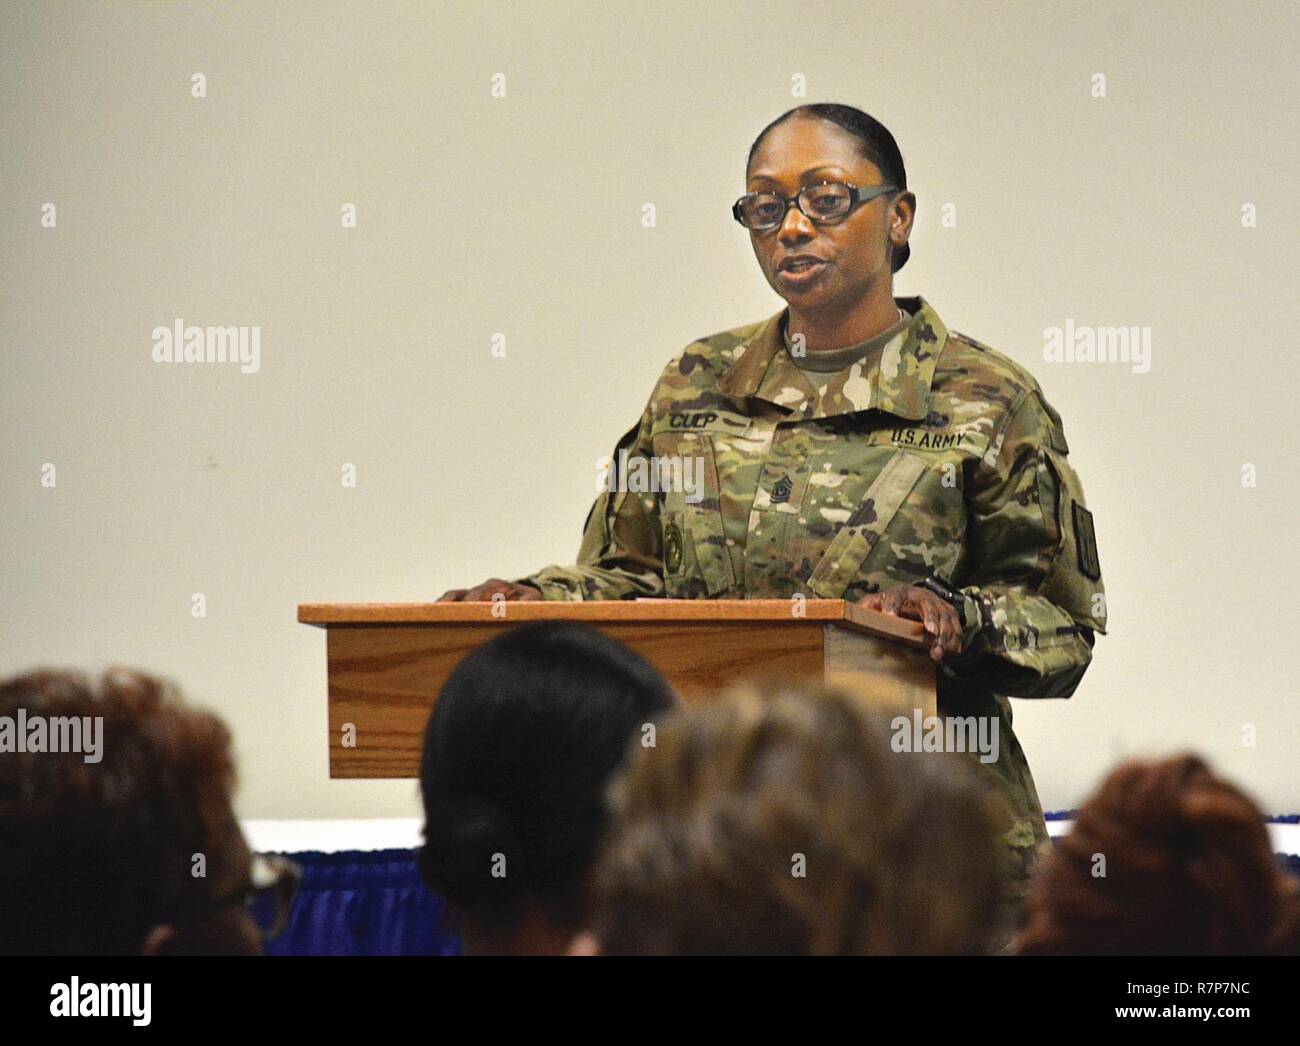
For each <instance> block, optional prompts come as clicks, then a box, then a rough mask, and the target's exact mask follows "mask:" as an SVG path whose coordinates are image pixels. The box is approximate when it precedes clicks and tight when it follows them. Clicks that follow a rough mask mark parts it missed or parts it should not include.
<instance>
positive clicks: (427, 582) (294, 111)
mask: <svg viewBox="0 0 1300 1046" xmlns="http://www.w3.org/2000/svg"><path fill="white" fill-rule="evenodd" d="M1296 30H1297V16H1296V13H1295V7H1294V5H1292V4H1289V3H1282V2H1278V3H1232V4H1227V5H1224V4H1221V3H1177V4H1160V3H1152V4H1144V5H1141V6H1137V5H1131V4H1127V3H1087V4H1082V3H1080V4H1073V3H999V4H992V3H970V2H962V3H919V4H918V3H909V4H906V5H899V4H896V3H889V4H842V3H817V2H812V3H801V4H797V5H790V4H784V3H782V4H778V3H770V2H753V3H744V4H730V3H712V4H708V5H703V6H701V5H699V4H696V3H685V2H669V3H659V4H654V5H646V4H640V3H626V2H620V3H602V4H599V5H597V4H586V3H583V4H579V3H570V2H559V3H549V4H508V5H507V4H496V3H440V4H432V3H366V4H361V3H355V4H351V3H350V4H340V3H328V4H327V3H311V4H307V3H297V2H292V3H291V2H276V3H269V2H259V3H224V2H223V3H216V2H214V3H166V2H161V0H149V2H120V0H119V2H93V3H92V2H85V3H6V4H4V5H3V6H0V41H2V43H0V48H2V55H0V106H2V112H0V137H2V141H3V146H2V148H3V163H2V164H0V229H3V235H2V238H0V243H2V246H0V277H2V278H0V296H2V299H0V315H2V317H3V341H2V343H0V349H2V351H3V365H2V368H0V387H2V388H3V398H2V401H0V404H2V408H3V413H2V416H0V491H2V496H3V511H2V512H0V548H2V549H3V551H2V552H0V555H2V556H3V560H2V563H3V583H2V586H0V594H2V598H0V626H2V628H0V672H3V673H4V674H9V673H11V672H16V671H19V670H22V669H26V668H29V667H32V666H35V665H38V664H55V665H65V664H71V665H77V666H81V667H84V668H89V669H96V668H98V667H101V666H103V665H105V664H108V663H111V662H119V663H126V664H133V665H139V666H142V667H145V668H147V669H150V670H152V671H155V672H159V673H163V674H166V675H168V676H171V677H173V678H174V679H175V680H177V681H178V682H179V683H180V684H181V685H182V687H183V688H184V689H185V690H186V692H187V693H188V694H189V695H190V696H191V697H192V698H193V699H194V700H196V701H199V702H202V703H205V704H207V705H209V706H211V707H213V708H215V709H217V710H219V711H220V712H221V713H222V714H223V715H224V716H225V717H226V719H227V720H228V721H229V722H230V724H231V726H232V727H233V730H234V732H235V736H236V739H237V744H238V750H239V756H240V759H241V764H242V777H243V786H242V792H241V799H240V812H241V813H242V814H243V815H245V816H249V817H322V818H323V817H380V816H388V817H392V816H413V815H414V814H415V813H416V812H417V810H418V805H417V802H416V793H415V788H414V786H413V784H412V783H410V782H374V783H370V782H341V781H339V782H335V781H330V780H329V779H328V777H327V776H326V772H327V771H326V747H325V643H324V636H323V634H322V633H321V632H320V631H318V630H316V629H311V628H308V627H306V626H301V625H298V624H296V623H295V607H296V605H297V603H299V602H300V601H324V600H356V601H363V600H424V599H429V598H432V597H434V596H436V595H437V594H438V593H440V592H442V591H443V590H444V589H446V588H448V587H452V586H462V585H465V584H468V583H471V582H476V581H479V580H482V579H483V578H485V577H487V576H489V575H492V574H497V575H502V576H506V577H511V576H517V575H519V574H522V573H525V572H527V571H530V570H532V569H533V568H535V567H538V566H541V565H542V564H545V563H548V562H554V561H558V560H564V561H571V559H572V557H573V556H574V554H575V553H576V550H577V545H578V538H579V532H580V528H581V525H582V522H583V519H584V518H585V516H586V513H587V509H588V507H589V505H590V500H591V497H592V495H593V483H594V479H595V461H596V459H597V458H598V457H599V456H601V455H603V454H605V453H607V452H608V451H609V450H610V449H611V448H612V446H613V443H614V441H615V439H616V438H617V437H618V436H619V435H620V434H621V433H622V432H623V431H624V430H625V429H626V427H627V426H628V425H629V424H631V422H632V421H633V420H634V419H635V418H636V417H637V415H638V413H639V411H640V409H641V407H642V405H643V404H644V402H645V399H646V397H647V396H648V394H649V391H650V388H651V385H652V382H653V381H654V378H655V376H656V375H657V373H658V371H659V369H660V368H661V366H662V365H663V364H664V363H665V362H666V361H667V359H668V358H669V357H670V356H672V355H673V354H675V353H676V352H677V351H678V350H680V349H681V348H682V347H683V346H685V345H686V344H687V343H688V342H690V341H691V340H693V339H694V338H696V337H699V336H701V335H704V334H707V333H711V332H714V331H718V330H722V329H726V328H729V327H733V326H736V325H739V324H742V323H747V322H751V321H753V320H757V319H762V318H764V317H766V316H768V315H771V314H772V313H774V312H776V311H777V310H778V309H779V308H780V307H781V305H782V303H781V301H780V300H779V299H778V298H777V297H776V296H775V295H774V294H773V293H772V291H771V290H770V289H769V288H768V287H767V285H766V284H765V282H764V281H763V279H762V276H761V274H760V272H759V270H758V267H757V264H756V263H755V261H754V259H753V256H752V254H751V251H750V247H749V243H748V238H747V236H746V235H745V233H744V232H743V230H741V229H740V228H739V227H738V226H737V225H735V223H734V222H733V221H732V220H731V217H730V214H729V207H730V204H731V202H732V201H733V200H734V199H735V197H736V196H738V195H739V194H740V193H741V192H742V191H743V189H744V185H743V176H744V162H745V157H746V153H747V151H748V148H749V145H750V142H751V141H752V140H753V138H754V136H755V135H756V134H757V133H758V131H759V130H760V129H761V128H762V127H763V126H764V125H765V124H766V123H767V122H768V121H770V120H771V119H773V118H774V117H776V116H777V115H779V114H780V113H781V112H784V111H785V110H786V109H788V108H790V107H792V106H793V105H797V104H800V103H802V102H804V101H841V102H847V103H850V104H854V105H857V106H859V107H861V108H864V109H866V110H867V111H869V112H871V113H872V114H874V115H876V116H877V117H878V118H880V119H881V120H883V121H884V122H885V123H886V124H887V125H888V126H889V127H890V129H891V130H892V131H893V132H894V134H895V135H896V137H897V138H898V140H899V142H900V144H901V147H902V149H903V154H904V157H905V159H906V161H907V165H908V172H909V176H910V184H911V188H912V189H913V190H914V191H915V192H916V194H917V197H918V200H919V213H918V221H917V227H916V230H915V234H914V237H913V240H912V244H913V255H912V260H911V262H910V263H909V264H908V267H907V268H906V269H905V270H904V271H903V273H902V274H900V277H899V280H898V284H897V288H896V293H898V294H922V295H924V296H925V297H926V298H927V299H928V300H929V301H930V302H931V303H932V304H933V305H934V306H935V307H936V308H937V309H938V311H939V313H940V315H941V316H942V317H943V318H944V320H945V321H946V322H947V324H948V325H949V326H950V327H952V328H955V329H957V330H961V331H963V332H966V333H969V334H971V335H973V336H974V337H976V338H978V339H980V340H982V341H985V342H987V343H989V344H992V345H994V346H996V347H998V348H1000V349H1002V350H1003V351H1004V352H1006V353H1008V354H1009V355H1011V356H1012V357H1014V358H1015V359H1017V360H1019V361H1020V362H1022V363H1024V364H1025V365H1027V366H1028V367H1029V368H1030V369H1031V370H1032V371H1033V372H1034V373H1035V374H1036V375H1037V376H1038V377H1039V379H1040V381H1041V382H1042V384H1043V386H1044V388H1045V390H1046V392H1047V395H1048V397H1049V399H1050V400H1051V402H1052V403H1053V404H1054V405H1055V406H1056V408H1057V409H1058V410H1059V411H1060V412H1061V414H1062V415H1063V416H1064V419H1065V425H1066V432H1067V433H1068V435H1069V438H1070V443H1071V447H1072V459H1073V460H1074V462H1075V465H1076V467H1077V469H1078V470H1079V472H1080V474H1081V475H1082V477H1083V480H1084V484H1085V487H1086V490H1087V494H1088V498H1089V501H1090V505H1091V508H1092V509H1093V511H1094V513H1095V516H1096V522H1097V534H1098V542H1099V548H1100V556H1101V563H1102V568H1103V571H1104V573H1105V580H1106V585H1107V590H1108V594H1109V599H1110V615H1111V623H1112V629H1111V635H1109V636H1108V637H1105V638H1103V639H1101V640H1100V641H1099V645H1098V649H1097V655H1096V660H1095V663H1094V665H1093V667H1092V669H1091V670H1090V672H1089V674H1088V676H1087V677H1086V678H1085V680H1084V682H1083V684H1082V686H1081V688H1080V690H1079V692H1078V693H1077V695H1076V696H1075V697H1074V698H1072V699H1071V700H1069V701H1065V702H1061V701H1052V702H1042V703H1031V702H1018V703H1017V724H1018V726H1017V728H1018V730H1019V732H1020V736H1021V738H1022V740H1023V743H1024V745H1025V748H1026V749H1027V751H1028V752H1029V755H1030V760H1031V763H1032V765H1033V767H1034V771H1035V773H1036V776H1037V779H1038V782H1039V788H1040V791H1041V792H1042V796H1043V799H1044V803H1045V805H1047V806H1048V807H1049V808H1055V809H1061V808H1066V807H1072V806H1074V805H1075V804H1077V803H1078V802H1079V801H1080V800H1081V799H1082V798H1083V797H1084V796H1085V795H1086V794H1087V792H1088V791H1089V790H1090V788H1091V787H1092V786H1093V785H1094V784H1095V783H1096V782H1097V781H1098V780H1099V777H1100V775H1101V774H1102V773H1103V772H1104V771H1105V770H1106V769H1107V768H1108V767H1109V766H1110V765H1111V764H1112V763H1113V762H1114V761H1115V760H1116V759H1118V758H1120V757H1121V756H1126V755H1132V754H1139V753H1154V752H1166V751H1169V750H1172V749H1181V748H1193V749H1197V750H1200V751H1202V752H1204V753H1207V754H1208V755H1209V756H1211V757H1212V758H1213V760H1214V761H1215V762H1216V764H1217V765H1218V766H1219V767H1220V768H1221V769H1223V770H1224V771H1226V772H1228V773H1229V774H1231V775H1233V776H1235V777H1236V778H1238V779H1239V780H1241V781H1242V782H1244V783H1245V784H1246V785H1247V786H1248V787H1249V788H1250V789H1251V790H1253V791H1254V792H1255V794H1256V795H1257V796H1258V797H1259V798H1260V799H1261V800H1262V802H1263V803H1264V804H1265V806H1266V807H1267V808H1268V809H1270V810H1271V811H1273V812H1295V811H1297V810H1300V776H1297V774H1296V765H1297V753H1298V752H1300V745H1298V743H1297V742H1298V740H1300V738H1298V735H1300V712H1297V708H1296V701H1297V698H1296V684H1295V680H1296V678H1297V671H1296V670H1297V657H1296V653H1297V641H1296V638H1295V627H1296V626H1295V620H1296V607H1297V593H1298V592H1300V586H1298V585H1297V580H1298V578H1300V571H1298V570H1297V566H1300V550H1298V545H1300V543H1298V542H1297V538H1296V529H1295V528H1296V505H1297V501H1298V500H1300V498H1298V497H1297V495H1298V494H1300V490H1298V489H1297V482H1296V475H1295V464H1294V459H1295V450H1296V424H1295V412H1294V404H1295V391H1294V390H1295V388H1296V387H1297V384H1298V379H1300V373H1298V372H1297V364H1296V360H1295V356H1294V342H1295V333H1294V332H1295V331H1296V329H1297V325H1298V324H1297V321H1298V319H1300V317H1298V316H1297V311H1298V310H1297V297H1296V286H1297V279H1296V275H1297V274H1296V254H1295V251H1296V240H1297V238H1296V232H1297V228H1300V223H1298V222H1297V206H1296V198H1295V188H1296V179H1295V171H1296V167H1297V163H1300V150H1298V149H1297V142H1298V141H1300V128H1298V127H1297V122H1298V120H1297V111H1300V107H1298V106H1297V104H1296V99H1297V73H1296V67H1297V63H1296V49H1295V40H1296ZM195 73H202V74H203V75H204V77H206V97H203V98H196V97H193V95H192V81H191V78H192V76H193V75H194V74H195ZM1098 73H1101V74H1104V76H1105V83H1106V93H1105V97H1104V98H1098V97H1094V96H1093V83H1094V81H1093V77H1094V75H1095V74H1098ZM495 74H502V75H503V76H504V77H505V84H506V96H505V97H504V98H494V97H492V95H491V87H492V78H493V76H494V75H495ZM800 76H802V77H803V78H805V79H806V97H796V96H794V95H793V94H792V89H793V86H794V85H795V84H796V82H797V81H796V78H797V77H800ZM46 203H53V204H55V206H56V208H57V211H56V214H57V225H56V226H55V227H54V228H45V227H42V224H41V218H42V207H43V205H44V204H46ZM345 203H353V204H355V206H356V208H357V226H356V228H351V229H349V228H344V227H343V226H342V223H341V220H340V215H341V208H342V207H343V205H344V204H345ZM646 203H652V204H653V205H654V207H655V209H656V224H655V225H654V226H653V227H652V228H646V227H643V225H642V220H641V218H642V207H643V205H644V204H646ZM945 204H951V205H953V207H954V208H955V214H956V224H955V225H954V226H951V227H945V226H944V225H942V224H941V222H940V217H941V209H942V207H943V205H945ZM1246 205H1253V207H1254V208H1255V211H1256V216H1257V217H1256V225H1255V227H1253V228H1251V227H1244V226H1243V221H1242V216H1243V207H1245V206H1246ZM177 318H181V319H183V320H184V321H185V322H186V323H187V324H188V323H193V324H200V325H208V324H212V325H222V326H224V325H246V326H250V327H251V326H259V327H260V328H261V361H260V362H261V366H260V370H259V371H258V372H257V373H255V374H241V373H240V371H239V369H238V367H236V366H232V365H225V366H221V365H217V364H211V365H193V364H191V365H163V364H157V363H154V362H153V361H152V359H151V349H152V345H153V341H152V335H151V332H152V330H153V329H154V327H156V326H159V325H171V324H173V323H174V322H175V320H176V319H177ZM1067 319H1069V320H1072V321H1073V322H1074V323H1075V324H1076V325H1094V326H1119V325H1125V326H1127V325H1137V326H1144V327H1149V328H1150V331H1151V335H1150V336H1151V367H1150V370H1149V372H1147V373H1142V374H1139V373H1134V370H1133V368H1132V367H1131V366H1126V365H1123V364H1105V365H1099V364H1092V365H1088V364H1064V363H1058V364H1049V363H1047V362H1045V361H1044V358H1043V343H1044V335H1043V331H1044V329H1045V328H1047V327H1051V326H1063V325H1064V324H1065V323H1066V321H1067ZM497 332H501V333H504V334H505V336H506V357H505V358H494V357H493V356H492V355H491V352H490V347H491V338H492V336H493V334H495V333H497ZM46 463H52V464H54V465H55V467H56V469H57V473H56V476H57V486H56V487H54V488H52V489H51V488H47V487H44V486H42V482H41V476H42V468H43V466H44V465H45V464H46ZM344 463H353V464H355V466H356V469H357V485H356V487H355V488H345V487H344V486H343V485H342V483H341V468H342V466H343V464H344ZM1247 464H1250V465H1254V466H1255V469H1256V475H1257V485H1256V486H1254V487H1246V486H1243V483H1242V469H1243V466H1244V465H1247ZM194 593H203V594H204V596H205V597H206V601H207V616H206V617H205V618H201V619H197V618H195V617H194V616H192V613H191V598H192V595H193V594H194ZM1249 730H1253V731H1254V746H1253V747H1251V746H1250V745H1249V744H1246V743H1244V742H1245V741H1246V740H1248V736H1247V734H1248V732H1249Z"/></svg>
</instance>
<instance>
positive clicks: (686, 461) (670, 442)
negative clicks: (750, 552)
mask: <svg viewBox="0 0 1300 1046" xmlns="http://www.w3.org/2000/svg"><path fill="white" fill-rule="evenodd" d="M654 457H655V469H656V471H657V473H658V476H659V491H660V498H661V502H660V503H661V506H662V508H661V511H660V518H661V520H662V523H663V550H664V584H665V587H666V588H667V590H668V595H669V596H670V597H675V598H696V599H698V598H708V597H717V596H720V595H722V594H723V593H725V592H728V591H730V590H731V589H733V588H734V587H735V571H734V570H733V569H732V565H731V554H730V553H729V552H728V551H727V536H726V531H725V528H724V525H723V520H722V506H721V502H720V500H719V489H720V488H719V482H718V465H717V460H716V457H715V450H714V446H713V440H712V438H711V437H710V436H709V435H708V434H706V433H697V432H686V433H678V432H665V433H659V434H658V435H656V436H655V437H654Z"/></svg>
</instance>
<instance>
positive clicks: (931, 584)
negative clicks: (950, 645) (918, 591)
mask: <svg viewBox="0 0 1300 1046" xmlns="http://www.w3.org/2000/svg"><path fill="white" fill-rule="evenodd" d="M917 588H923V589H925V590H926V591H927V592H933V593H934V594H935V595H936V596H938V597H939V598H940V599H942V600H943V601H944V602H945V603H949V604H951V605H952V607H953V609H955V610H956V611H957V620H958V621H960V622H961V628H962V631H963V632H965V631H966V628H967V626H968V625H969V624H970V622H969V621H967V620H966V594H965V593H964V592H958V591H957V590H956V589H954V588H952V587H951V586H949V584H948V583H947V582H946V581H944V580H943V579H942V578H941V577H938V576H937V575H935V574H930V575H929V576H928V577H923V578H922V579H921V580H920V582H918V583H917Z"/></svg>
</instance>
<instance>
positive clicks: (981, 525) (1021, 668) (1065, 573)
mask: <svg viewBox="0 0 1300 1046" xmlns="http://www.w3.org/2000/svg"><path fill="white" fill-rule="evenodd" d="M1068 453H1069V447H1068V446H1067V444H1066V442H1065V433H1064V431H1063V430H1062V428H1061V418H1060V415H1058V414H1057V413H1056V411H1054V410H1053V409H1052V407H1051V406H1050V405H1049V404H1048V403H1047V401H1046V400H1045V399H1043V396H1042V393H1041V392H1040V391H1039V390H1038V389H1029V390H1028V391H1027V392H1026V393H1025V394H1024V396H1023V397H1022V399H1021V400H1020V402H1019V403H1018V404H1016V406H1015V409H1013V410H1012V411H1010V412H1009V413H1008V414H1007V417H1006V420H1005V422H1004V423H1003V426H1002V429H1001V431H999V432H998V433H997V434H996V435H995V436H994V438H993V441H992V442H991V443H990V445H989V450H988V452H987V453H986V454H985V455H984V457H983V458H982V459H980V460H979V461H978V462H976V463H974V465H973V467H972V468H971V470H970V475H969V477H968V478H969V481H970V486H969V487H968V495H967V501H968V509H969V524H968V530H967V551H966V555H965V556H964V558H963V561H962V565H961V566H960V567H959V571H958V578H957V582H958V584H959V585H960V586H961V589H962V592H963V593H964V594H965V596H966V600H965V616H966V631H965V633H964V635H963V652H962V654H961V656H960V657H958V658H956V659H953V661H952V662H951V663H950V664H949V670H950V671H952V672H953V673H954V674H955V675H958V676H961V677H964V678H968V679H970V680H971V681H972V682H975V683H977V684H981V685H984V686H986V687H988V689H990V690H993V691H994V692H996V693H1000V694H1006V695H1009V696H1013V697H1069V696H1070V695H1071V694H1072V693H1074V690H1075V688H1076V687H1077V686H1078V685H1079V680H1080V679H1081V678H1082V677H1083V673H1084V671H1085V670H1086V669H1087V667H1088V663H1089V661H1091V659H1092V647H1093V641H1094V636H1095V633H1096V632H1102V633H1104V632H1105V631H1106V596H1105V590H1104V589H1103V587H1102V582H1101V567H1100V565H1099V563H1098V559H1097V542H1096V537H1095V535H1094V533H1093V526H1092V514H1091V513H1090V512H1089V511H1088V509H1087V507H1086V506H1085V504H1084V498H1083V487H1082V485H1081V484H1080V482H1079V477H1078V476H1077V475H1075V472H1074V469H1073V468H1072V467H1071V465H1070V463H1069V461H1068Z"/></svg>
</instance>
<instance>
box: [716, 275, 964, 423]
mask: <svg viewBox="0 0 1300 1046" xmlns="http://www.w3.org/2000/svg"><path fill="white" fill-rule="evenodd" d="M896 300H897V301H898V304H899V305H901V306H902V307H903V308H904V309H906V310H907V311H908V312H910V313H912V322H911V323H909V324H908V325H907V327H905V328H904V329H903V331H902V332H900V334H899V335H898V336H897V337H896V338H894V339H891V340H890V341H889V342H888V343H887V344H886V345H885V348H884V351H883V353H882V354H881V356H880V359H879V361H878V362H877V363H873V364H871V365H870V366H869V368H868V369H866V370H865V371H864V370H863V369H862V368H861V367H860V366H859V365H858V364H854V365H853V366H852V367H851V368H849V369H848V370H846V371H844V372H841V373H839V374H833V375H829V377H830V382H829V383H828V385H827V388H826V390H825V392H824V393H823V395H821V396H820V397H819V396H818V395H817V393H816V391H815V390H814V389H813V387H812V386H811V384H810V383H809V380H808V378H807V376H806V375H805V373H804V371H803V370H801V369H800V368H799V367H798V366H797V365H796V364H795V362H794V361H793V360H792V359H790V356H789V354H788V353H787V352H786V349H785V339H784V337H783V335H782V325H783V324H784V322H785V318H786V316H787V314H788V313H789V311H790V310H789V307H788V306H787V307H786V308H784V309H782V310H781V311H780V312H778V313H777V314H776V315H775V316H772V317H770V318H769V319H767V320H765V321H764V322H763V323H762V324H760V325H759V327H758V329H757V330H756V331H754V333H753V334H751V335H750V336H749V337H748V338H747V339H746V340H745V341H743V342H742V343H741V344H740V345H739V346H737V348H736V354H737V355H738V356H739V359H737V360H736V362H735V363H734V364H733V365H732V366H731V368H730V369H729V370H728V371H727V372H726V373H725V374H724V375H723V376H722V378H721V379H720V380H719V382H718V389H719V391H720V392H722V393H724V394H726V395H728V396H734V397H737V398H745V399H759V400H764V401H765V402H768V403H772V404H775V405H776V406H778V407H781V408H782V409H784V410H785V411H787V412H790V413H797V414H799V415H800V416H801V417H803V418H804V419H811V418H824V417H832V416H834V415H837V414H851V413H854V412H856V411H862V410H881V411H885V412H886V413H889V414H894V415H897V416H898V417H900V418H907V419H910V420H912V421H921V420H923V419H924V418H925V416H926V415H927V414H928V413H929V409H930V407H929V404H930V383H931V381H932V380H933V378H934V368H935V364H936V362H937V361H938V358H939V354H940V353H941V352H942V351H943V346H944V342H946V341H947V339H948V328H947V327H945V326H944V325H943V321H942V320H941V319H939V314H938V313H937V312H935V311H934V308H933V307H932V306H931V305H930V303H929V302H927V301H926V300H925V299H924V298H922V297H920V296H918V297H915V298H898V299H896Z"/></svg>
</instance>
